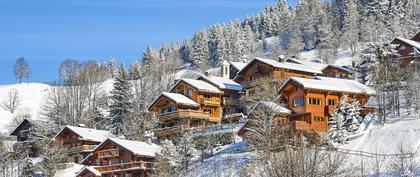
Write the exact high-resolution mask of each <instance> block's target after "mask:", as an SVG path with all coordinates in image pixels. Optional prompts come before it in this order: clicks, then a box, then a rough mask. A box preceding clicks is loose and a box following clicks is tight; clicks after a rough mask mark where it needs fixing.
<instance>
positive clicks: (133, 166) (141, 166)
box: [94, 161, 152, 174]
mask: <svg viewBox="0 0 420 177" xmlns="http://www.w3.org/2000/svg"><path fill="white" fill-rule="evenodd" d="M94 168H95V169H96V170H98V171H99V172H101V173H102V174H104V173H111V172H116V171H118V172H121V171H127V170H147V169H151V168H152V164H151V163H150V162H143V161H141V162H128V163H121V164H114V165H105V166H96V167H94Z"/></svg>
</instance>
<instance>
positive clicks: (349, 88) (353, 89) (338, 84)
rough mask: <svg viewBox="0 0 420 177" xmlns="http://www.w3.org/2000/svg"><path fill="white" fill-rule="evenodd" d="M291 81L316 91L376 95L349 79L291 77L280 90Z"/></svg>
mask: <svg viewBox="0 0 420 177" xmlns="http://www.w3.org/2000/svg"><path fill="white" fill-rule="evenodd" d="M290 81H293V82H295V83H297V84H299V85H300V86H302V87H303V88H311V89H318V90H328V91H337V92H348V93H361V94H368V95H374V94H376V92H375V90H374V89H372V88H370V87H368V86H366V85H364V84H362V83H360V82H357V81H356V80H350V79H340V78H332V77H319V76H317V77H315V79H305V78H298V77H291V78H289V80H288V81H286V82H285V83H284V84H283V86H282V87H281V88H280V90H282V89H283V88H284V87H285V86H286V85H287V83H289V82H290Z"/></svg>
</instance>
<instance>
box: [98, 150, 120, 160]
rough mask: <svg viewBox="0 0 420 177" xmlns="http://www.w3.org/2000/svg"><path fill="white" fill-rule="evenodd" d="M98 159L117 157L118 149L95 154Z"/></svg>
mask: <svg viewBox="0 0 420 177" xmlns="http://www.w3.org/2000/svg"><path fill="white" fill-rule="evenodd" d="M96 155H97V156H98V158H108V157H118V156H119V152H118V149H108V150H102V151H98V152H96Z"/></svg>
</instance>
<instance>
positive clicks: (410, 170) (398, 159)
mask: <svg viewBox="0 0 420 177" xmlns="http://www.w3.org/2000/svg"><path fill="white" fill-rule="evenodd" d="M415 158H416V153H415V152H414V151H413V150H412V149H406V148H405V147H404V146H403V144H401V145H400V152H399V154H398V155H396V156H395V157H393V158H392V159H391V168H392V169H393V171H394V173H396V174H395V175H398V176H402V177H414V176H418V175H419V174H416V172H417V171H418V170H419V166H418V164H417V163H416V161H415V160H414V159H415Z"/></svg>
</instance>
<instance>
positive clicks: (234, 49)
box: [225, 19, 242, 61]
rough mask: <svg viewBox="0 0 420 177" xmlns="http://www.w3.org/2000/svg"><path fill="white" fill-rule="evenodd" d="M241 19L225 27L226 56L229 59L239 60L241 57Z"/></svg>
mask: <svg viewBox="0 0 420 177" xmlns="http://www.w3.org/2000/svg"><path fill="white" fill-rule="evenodd" d="M241 28H242V27H241V21H239V19H236V20H235V21H232V22H230V23H229V25H228V26H227V27H226V28H225V30H226V31H225V36H226V43H225V44H226V57H227V60H229V61H238V60H239V58H240V57H241V50H240V41H241V37H242V34H241V32H242V30H241Z"/></svg>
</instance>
